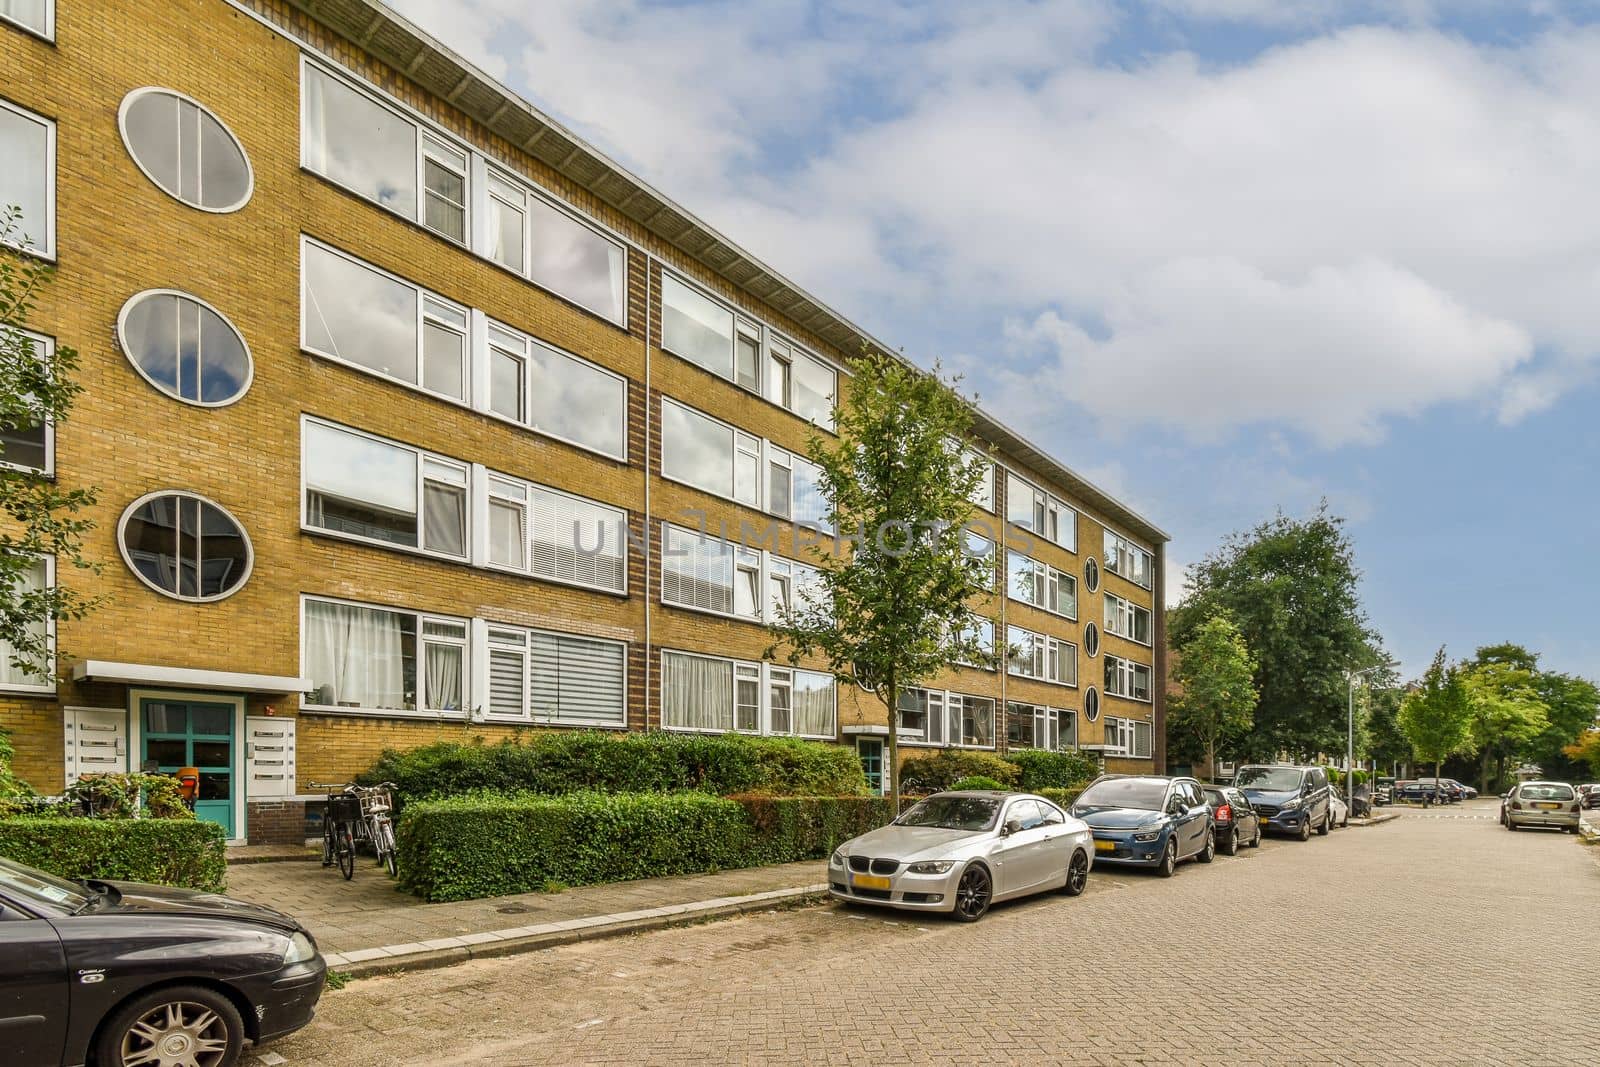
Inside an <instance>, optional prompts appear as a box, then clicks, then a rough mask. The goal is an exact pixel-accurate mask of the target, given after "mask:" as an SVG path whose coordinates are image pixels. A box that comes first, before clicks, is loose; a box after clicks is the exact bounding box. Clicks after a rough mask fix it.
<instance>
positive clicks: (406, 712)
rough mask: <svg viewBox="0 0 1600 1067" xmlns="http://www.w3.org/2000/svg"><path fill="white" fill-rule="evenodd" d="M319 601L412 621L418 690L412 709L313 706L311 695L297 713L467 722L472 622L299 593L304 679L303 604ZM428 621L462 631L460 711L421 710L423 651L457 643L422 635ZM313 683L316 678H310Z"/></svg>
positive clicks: (470, 701) (471, 676)
mask: <svg viewBox="0 0 1600 1067" xmlns="http://www.w3.org/2000/svg"><path fill="white" fill-rule="evenodd" d="M314 600H315V601H322V602H324V603H328V604H345V605H347V606H349V607H355V608H366V609H368V610H371V611H388V612H392V613H394V614H396V615H410V616H411V617H412V618H413V619H414V620H415V634H416V650H415V652H414V656H415V660H416V662H415V682H416V687H417V699H416V703H417V704H418V705H419V706H418V707H415V708H363V707H343V706H341V705H338V704H332V705H330V704H314V703H312V702H311V701H310V699H309V698H310V697H311V695H312V694H311V693H304V694H301V701H300V711H301V712H302V713H305V712H310V713H313V714H319V713H320V714H328V715H360V716H366V717H369V718H379V719H470V718H471V716H472V709H473V707H474V706H475V705H474V703H473V701H474V699H475V696H476V694H475V693H474V692H473V680H474V676H475V675H474V662H475V661H474V660H473V658H472V652H473V649H472V645H473V641H472V620H471V619H469V618H463V617H461V616H458V615H445V614H442V613H440V612H436V611H418V610H417V609H415V608H399V607H395V606H394V605H392V604H374V603H371V602H368V601H364V600H350V599H348V598H345V597H336V596H322V595H320V594H311V593H302V594H301V595H300V615H299V622H300V675H301V677H306V605H307V604H308V603H310V602H311V601H314ZM429 622H436V623H444V624H447V625H452V626H453V625H460V626H462V627H463V628H464V630H463V635H462V637H461V639H460V642H459V644H460V647H461V709H460V710H459V711H448V710H440V709H432V708H423V707H420V705H421V704H422V702H423V701H422V698H423V694H425V693H426V692H427V691H428V678H427V658H428V657H427V655H426V653H425V651H424V647H425V645H426V644H427V643H428V642H429V641H432V642H436V643H441V644H450V645H454V644H457V642H456V641H455V640H453V639H450V638H445V637H438V636H425V635H424V627H425V626H426V625H427V624H428V623H429ZM313 681H315V679H313Z"/></svg>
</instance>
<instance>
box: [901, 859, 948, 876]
mask: <svg viewBox="0 0 1600 1067" xmlns="http://www.w3.org/2000/svg"><path fill="white" fill-rule="evenodd" d="M955 865H956V862H955V860H923V861H922V862H921V863H913V864H912V865H911V866H909V867H907V868H906V870H908V871H910V872H911V873H912V874H943V873H945V872H946V871H948V870H949V869H950V868H951V867H954V866H955Z"/></svg>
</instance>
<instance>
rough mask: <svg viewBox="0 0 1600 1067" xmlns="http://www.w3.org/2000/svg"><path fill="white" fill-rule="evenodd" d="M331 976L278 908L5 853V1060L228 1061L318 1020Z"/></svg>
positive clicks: (99, 1066) (215, 1066)
mask: <svg viewBox="0 0 1600 1067" xmlns="http://www.w3.org/2000/svg"><path fill="white" fill-rule="evenodd" d="M326 978H327V965H326V964H325V963H324V962H323V959H322V956H321V954H320V953H319V952H318V951H317V946H316V943H315V942H314V941H313V940H312V939H311V935H310V934H309V933H307V932H306V930H305V929H304V928H303V927H302V926H301V925H300V924H299V923H297V922H296V921H295V920H294V919H291V918H290V917H289V916H287V915H284V914H282V913H281V912H277V911H273V910H272V909H271V908H264V907H261V906H259V905H256V904H247V903H245V902H243V901H239V900H233V899H230V898H229V897H224V896H220V895H218V894H215V893H198V892H195V891H193V890H188V889H172V888H169V887H167V886H156V885H144V884H141V883H138V882H101V881H93V880H91V881H87V882H68V881H65V880H63V879H60V878H57V877H55V876H54V875H49V874H46V873H45V872H43V871H39V870H35V869H33V868H32V867H26V866H23V865H22V864H20V863H13V862H11V861H10V860H6V859H0V1063H4V1064H18V1065H21V1064H27V1065H29V1067H47V1065H64V1064H82V1063H85V1062H92V1063H94V1064H96V1067H140V1065H150V1067H158V1065H159V1067H168V1065H178V1064H181V1065H185V1067H190V1065H192V1067H229V1065H231V1064H234V1063H236V1062H238V1059H239V1054H240V1051H241V1049H242V1048H243V1047H244V1043H245V1042H246V1041H254V1042H256V1043H260V1042H263V1041H266V1040H269V1039H271V1038H274V1037H281V1036H283V1035H284V1034H287V1033H290V1032H291V1031H294V1030H298V1029H300V1027H302V1026H304V1025H306V1023H308V1022H310V1021H311V1015H312V1012H313V1011H314V1010H315V1009H316V1006H317V1000H318V998H319V997H321V995H322V984H323V981H324V980H325V979H326Z"/></svg>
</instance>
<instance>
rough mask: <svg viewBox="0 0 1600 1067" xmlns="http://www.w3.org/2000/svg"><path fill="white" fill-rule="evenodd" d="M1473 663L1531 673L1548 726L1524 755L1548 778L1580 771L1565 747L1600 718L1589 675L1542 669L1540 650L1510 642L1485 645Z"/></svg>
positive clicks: (1599, 694)
mask: <svg viewBox="0 0 1600 1067" xmlns="http://www.w3.org/2000/svg"><path fill="white" fill-rule="evenodd" d="M1473 662H1474V663H1476V664H1481V665H1491V664H1499V665H1504V666H1507V667H1510V668H1513V669H1515V670H1519V671H1525V672H1527V673H1528V674H1529V675H1530V677H1531V681H1532V688H1533V690H1534V692H1535V693H1536V694H1537V696H1538V698H1539V700H1540V702H1541V703H1543V704H1544V707H1545V719H1546V722H1547V725H1546V726H1545V727H1544V729H1543V730H1542V731H1540V733H1539V736H1538V737H1536V738H1534V739H1533V740H1531V741H1529V742H1528V743H1527V745H1526V746H1525V747H1524V750H1523V752H1522V757H1523V758H1525V759H1527V760H1529V761H1530V762H1533V763H1537V764H1538V765H1539V766H1540V767H1542V768H1543V773H1544V774H1545V775H1546V776H1547V777H1551V778H1557V779H1560V778H1569V777H1572V776H1574V775H1577V774H1580V773H1581V772H1580V770H1579V764H1578V763H1575V762H1573V760H1572V757H1571V756H1569V755H1568V754H1567V753H1566V752H1565V749H1566V748H1567V746H1569V745H1571V744H1572V743H1573V741H1575V740H1576V739H1577V738H1579V737H1580V736H1581V735H1582V734H1583V732H1584V731H1585V730H1588V729H1590V728H1591V727H1593V726H1594V724H1595V722H1596V721H1597V720H1600V687H1597V686H1596V685H1595V683H1594V682H1592V681H1590V680H1589V679H1587V678H1579V677H1578V676H1576V675H1572V674H1564V673H1562V672H1561V671H1547V670H1542V669H1540V667H1539V655H1538V653H1536V652H1530V651H1529V650H1528V649H1526V648H1524V647H1523V646H1521V645H1517V644H1512V643H1510V642H1506V643H1504V644H1499V645H1485V646H1484V647H1483V648H1480V649H1478V654H1477V655H1476V656H1475V657H1474V660H1473Z"/></svg>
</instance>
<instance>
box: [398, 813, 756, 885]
mask: <svg viewBox="0 0 1600 1067" xmlns="http://www.w3.org/2000/svg"><path fill="white" fill-rule="evenodd" d="M396 836H397V839H398V843H399V847H400V885H401V887H402V888H404V889H407V890H409V891H411V892H413V893H415V894H417V895H418V896H420V897H422V898H423V899H424V900H429V901H442V900H469V899H472V898H474V897H488V896H501V895H504V894H507V893H527V892H532V891H535V890H540V889H544V888H545V887H546V886H548V885H551V884H553V883H561V884H564V885H569V886H573V885H595V884H598V883H601V882H620V881H626V880H628V879H631V878H652V877H657V876H660V875H669V874H699V873H703V872H706V871H715V870H721V869H723V868H729V867H745V866H751V865H752V864H753V863H756V862H760V861H759V860H758V859H755V858H753V855H752V850H751V847H750V846H751V840H750V829H749V821H748V819H747V817H746V815H745V810H744V809H743V808H742V807H740V806H739V805H738V804H737V803H735V802H734V801H731V800H726V799H723V798H721V797H713V796H708V795H706V794H705V793H697V792H685V793H631V794H627V793H622V794H619V793H592V792H591V793H570V794H568V795H566V796H538V795H534V794H529V793H522V794H506V795H498V796H497V795H491V794H479V795H467V796H454V797H443V798H439V799H434V800H418V801H413V802H412V803H410V804H408V805H406V807H405V810H404V811H402V812H401V814H400V825H399V827H398V828H397V834H396Z"/></svg>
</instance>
